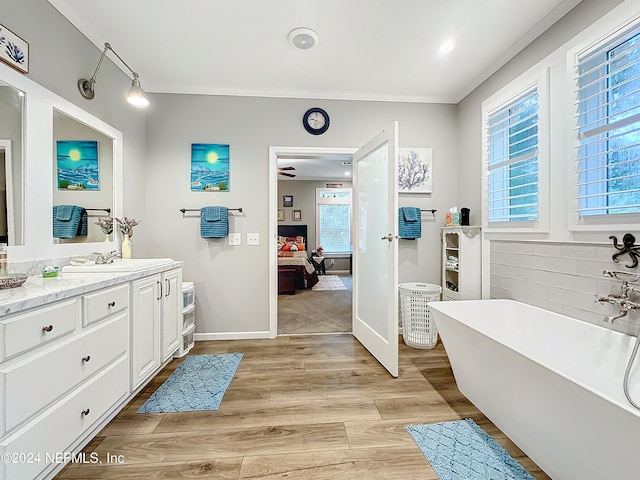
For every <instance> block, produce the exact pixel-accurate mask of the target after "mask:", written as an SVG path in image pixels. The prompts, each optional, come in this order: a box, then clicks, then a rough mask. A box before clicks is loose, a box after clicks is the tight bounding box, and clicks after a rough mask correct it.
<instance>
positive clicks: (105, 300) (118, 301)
mask: <svg viewBox="0 0 640 480" xmlns="http://www.w3.org/2000/svg"><path fill="white" fill-rule="evenodd" d="M83 302H84V317H83V319H82V325H83V326H85V327H86V326H87V325H91V324H92V323H95V322H99V321H100V320H102V319H103V318H106V317H108V316H109V315H113V314H114V313H117V312H121V311H122V310H124V309H125V308H127V307H128V306H129V284H128V283H125V284H124V285H118V286H117V287H113V288H109V289H106V290H101V291H99V292H96V293H90V294H88V295H85V296H84V297H83Z"/></svg>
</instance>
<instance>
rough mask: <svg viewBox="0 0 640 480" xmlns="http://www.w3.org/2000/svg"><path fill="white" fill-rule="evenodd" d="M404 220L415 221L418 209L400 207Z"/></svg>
mask: <svg viewBox="0 0 640 480" xmlns="http://www.w3.org/2000/svg"><path fill="white" fill-rule="evenodd" d="M400 210H402V215H403V216H404V221H405V222H417V221H418V214H419V213H420V209H419V208H416V207H401V208H400Z"/></svg>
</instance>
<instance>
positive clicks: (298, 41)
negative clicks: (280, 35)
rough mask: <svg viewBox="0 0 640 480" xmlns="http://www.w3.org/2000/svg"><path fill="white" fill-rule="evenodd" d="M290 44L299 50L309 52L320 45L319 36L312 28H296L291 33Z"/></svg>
mask: <svg viewBox="0 0 640 480" xmlns="http://www.w3.org/2000/svg"><path fill="white" fill-rule="evenodd" d="M289 43H290V44H291V45H293V46H294V47H295V48H297V49H299V50H309V49H311V48H313V47H315V46H316V45H317V44H318V34H317V33H316V32H315V31H313V30H311V29H310V28H306V27H299V28H294V29H293V30H291V31H290V32H289Z"/></svg>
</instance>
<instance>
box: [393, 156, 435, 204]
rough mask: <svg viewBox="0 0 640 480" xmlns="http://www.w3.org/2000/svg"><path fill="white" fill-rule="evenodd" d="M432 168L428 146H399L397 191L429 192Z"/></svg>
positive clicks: (431, 185)
mask: <svg viewBox="0 0 640 480" xmlns="http://www.w3.org/2000/svg"><path fill="white" fill-rule="evenodd" d="M432 168H433V166H432V152H431V149H430V148H402V147H401V148H399V149H398V193H431V191H432V188H433V175H432Z"/></svg>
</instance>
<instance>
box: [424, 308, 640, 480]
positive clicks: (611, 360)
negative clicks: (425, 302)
mask: <svg viewBox="0 0 640 480" xmlns="http://www.w3.org/2000/svg"><path fill="white" fill-rule="evenodd" d="M429 310H430V312H431V315H432V318H433V319H435V322H436V326H437V328H438V332H439V333H440V335H441V337H442V341H443V343H444V347H445V349H446V351H447V354H448V356H449V360H450V362H451V367H452V369H453V373H454V376H455V379H456V382H457V384H458V388H459V389H460V391H461V392H462V393H463V394H464V395H465V396H466V397H467V398H468V399H469V400H470V401H471V402H472V403H473V404H474V405H476V407H478V409H480V410H481V411H482V412H483V413H484V414H485V415H486V416H487V417H488V418H489V419H490V420H491V421H492V422H493V423H495V425H497V426H498V428H500V430H502V431H503V432H504V433H505V434H506V435H507V436H508V437H509V438H510V439H511V440H513V441H514V442H515V443H516V444H517V445H518V446H519V447H520V448H521V449H522V450H523V451H524V452H525V453H526V454H527V455H528V456H529V458H531V459H532V460H533V461H534V462H536V463H537V464H538V466H540V468H542V469H543V470H544V471H545V472H546V473H547V475H549V476H550V477H551V478H553V479H554V480H591V479H593V480H632V479H633V480H636V479H639V478H640V461H639V460H638V459H639V458H640V411H639V410H636V409H635V408H633V406H632V405H630V404H629V402H628V401H627V399H626V398H625V396H624V391H623V385H622V381H623V377H624V371H625V367H626V365H627V361H628V359H629V357H630V355H631V351H632V349H633V346H634V342H635V337H632V336H629V335H625V334H622V333H618V332H614V331H612V330H609V329H606V328H602V327H599V326H596V325H591V324H589V323H586V322H582V321H580V320H575V319H572V318H570V317H567V316H564V315H560V314H556V313H553V312H550V311H547V310H543V309H541V308H537V307H533V306H530V305H527V304H524V303H519V302H516V301H513V300H466V301H457V302H430V303H429ZM639 357H640V356H639ZM630 395H631V397H632V398H633V399H634V400H636V403H637V402H638V401H640V365H634V368H633V369H632V371H631V377H630Z"/></svg>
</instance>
